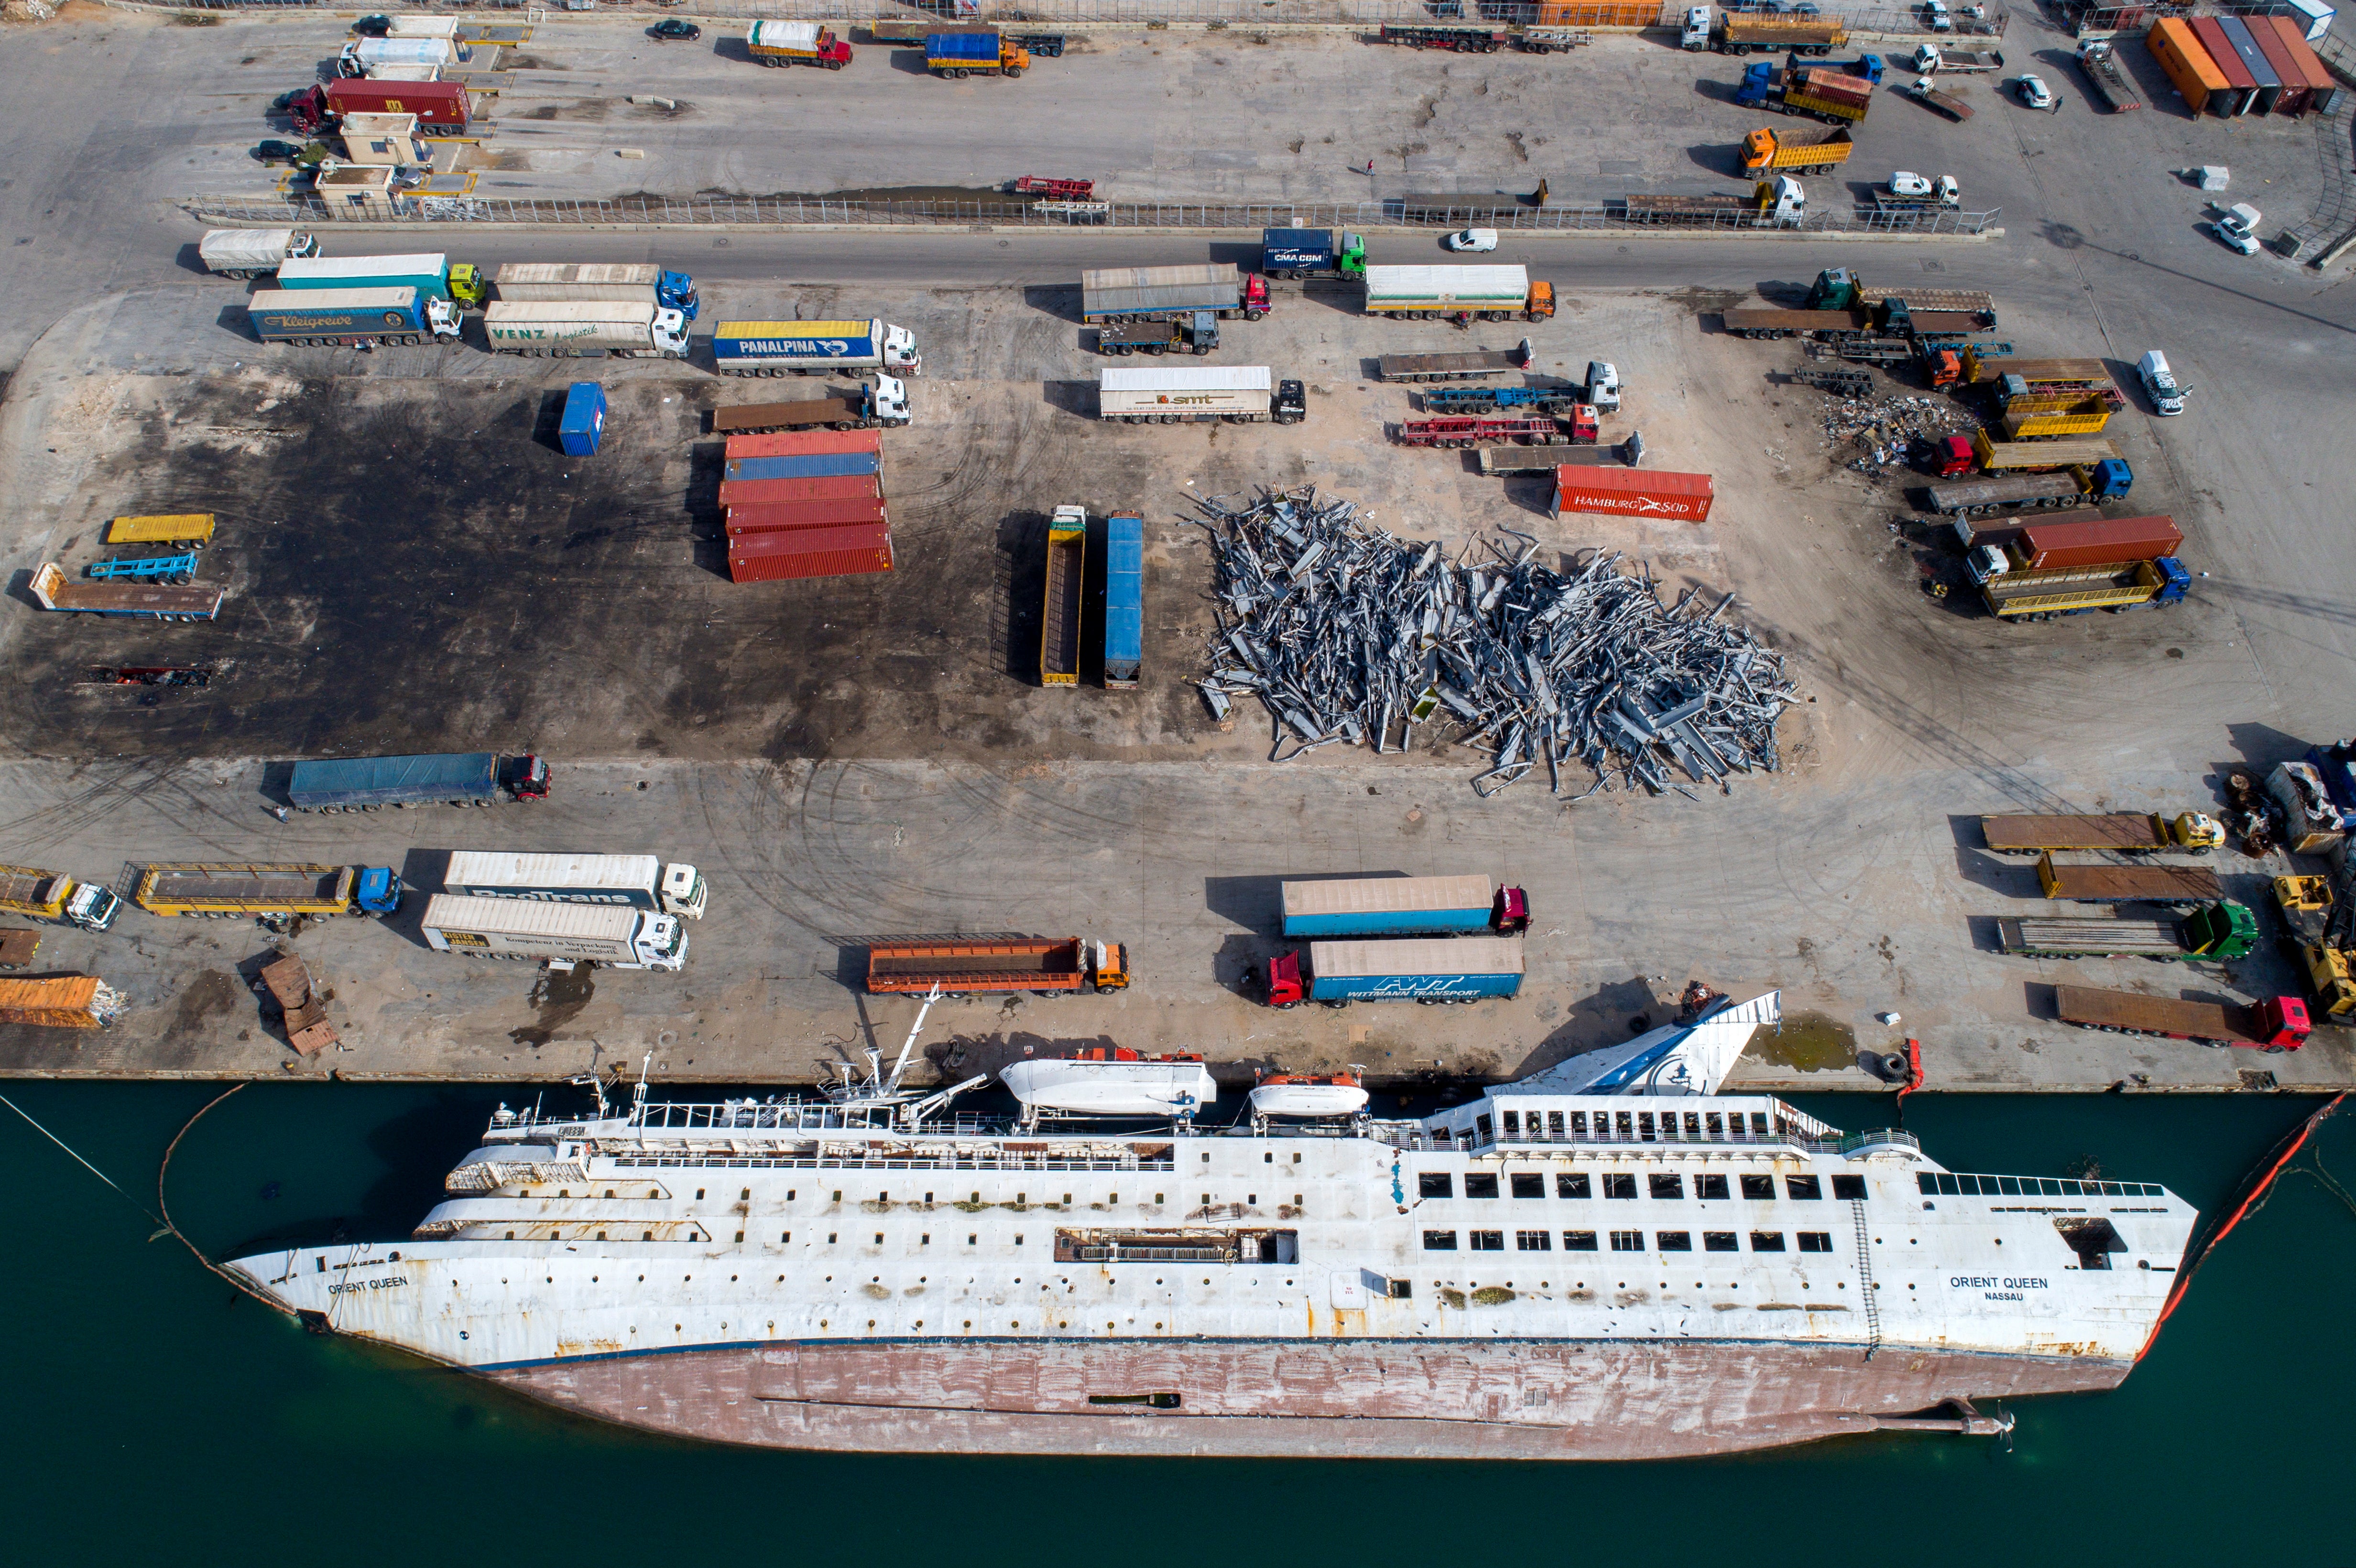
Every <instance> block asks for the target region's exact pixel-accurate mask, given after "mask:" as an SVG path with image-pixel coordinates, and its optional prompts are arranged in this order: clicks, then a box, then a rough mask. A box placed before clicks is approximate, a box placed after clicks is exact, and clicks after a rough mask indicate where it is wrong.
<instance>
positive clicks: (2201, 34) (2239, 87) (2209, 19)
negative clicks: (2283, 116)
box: [2192, 16, 2258, 118]
mask: <svg viewBox="0 0 2356 1568" xmlns="http://www.w3.org/2000/svg"><path fill="white" fill-rule="evenodd" d="M2192 36H2193V37H2195V38H2197V39H2199V40H2200V42H2201V52H2203V53H2204V54H2206V55H2207V56H2208V57H2209V63H2210V64H2211V65H2212V66H2214V67H2216V68H2217V71H2218V74H2219V75H2221V76H2222V77H2223V78H2224V79H2225V88H2226V91H2225V92H2224V93H2223V94H2222V96H2219V95H2214V94H2212V95H2211V98H2210V100H2209V107H2210V108H2211V110H2213V111H2215V112H2217V113H2220V114H2223V115H2226V116H2228V117H2229V118H2232V117H2238V116H2240V115H2244V114H2247V113H2249V112H2251V111H2252V110H2254V108H2255V107H2256V106H2257V98H2258V82H2257V79H2256V78H2255V77H2254V76H2252V75H2251V74H2250V68H2249V67H2247V66H2245V65H2244V64H2243V63H2242V57H2241V55H2240V53H2239V52H2238V51H2236V50H2235V49H2234V48H2233V39H2231V38H2229V37H2226V36H2225V29H2224V27H2223V26H2222V24H2221V23H2220V22H2219V20H2218V19H2217V18H2216V17H2214V16H2195V17H2193V18H2192Z"/></svg>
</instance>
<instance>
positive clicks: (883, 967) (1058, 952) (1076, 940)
mask: <svg viewBox="0 0 2356 1568" xmlns="http://www.w3.org/2000/svg"><path fill="white" fill-rule="evenodd" d="M936 986H938V987H940V989H941V994H942V995H944V996H951V997H956V996H970V995H975V994H979V993H987V992H1004V991H1028V992H1030V993H1031V994H1032V995H1033V996H1034V997H1056V996H1072V995H1076V994H1078V993H1081V992H1092V991H1123V990H1127V989H1128V988H1129V944H1126V943H1121V942H1102V941H1098V940H1097V939H1095V938H1093V937H1085V936H1065V937H1053V936H1017V937H1001V938H996V939H991V938H973V939H970V940H969V939H964V938H959V937H940V938H911V939H909V940H907V941H903V942H877V943H872V944H869V946H868V949H867V989H868V991H869V992H870V993H871V994H873V995H875V996H892V995H916V996H923V995H925V994H926V992H928V991H930V990H931V989H932V988H933V987H936Z"/></svg>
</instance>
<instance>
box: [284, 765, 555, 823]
mask: <svg viewBox="0 0 2356 1568" xmlns="http://www.w3.org/2000/svg"><path fill="white" fill-rule="evenodd" d="M547 795H548V763H546V762H545V761H544V760H543V759H541V758H539V757H536V756H532V755H530V753H529V752H526V753H520V754H518V755H513V756H504V755H501V754H500V753H498V752H434V753H430V754H427V755H423V756H410V757H337V758H323V759H317V760H314V761H310V762H302V763H295V768H294V771H293V773H290V774H289V775H288V776H287V781H286V798H287V800H288V802H289V803H290V804H292V805H294V807H295V809H296V810H297V811H374V810H376V809H378V808H379V807H380V806H387V805H391V806H412V805H492V804H494V803H496V802H497V801H498V800H500V799H502V798H505V799H509V800H542V799H545V798H546V797H547Z"/></svg>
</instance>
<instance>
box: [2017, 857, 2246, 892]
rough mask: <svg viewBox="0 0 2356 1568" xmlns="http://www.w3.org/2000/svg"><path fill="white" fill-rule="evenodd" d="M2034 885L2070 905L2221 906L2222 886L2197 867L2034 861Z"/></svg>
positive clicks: (2213, 874)
mask: <svg viewBox="0 0 2356 1568" xmlns="http://www.w3.org/2000/svg"><path fill="white" fill-rule="evenodd" d="M2037 885H2038V887H2039V888H2040V889H2041V890H2043V891H2044V894H2045V896H2046V897H2047V898H2049V899H2052V900H2055V901H2061V902H2072V903H2147V904H2211V903H2222V901H2224V898H2225V884H2224V883H2222V882H2221V881H2219V880H2217V873H2216V872H2214V871H2211V870H2206V869H2202V868H2201V867H2199V866H2057V865H2055V864H2054V863H2053V857H2052V856H2051V855H2050V854H2047V855H2040V856H2039V857H2038V859H2037Z"/></svg>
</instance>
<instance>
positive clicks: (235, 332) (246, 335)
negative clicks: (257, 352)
mask: <svg viewBox="0 0 2356 1568" xmlns="http://www.w3.org/2000/svg"><path fill="white" fill-rule="evenodd" d="M213 322H214V325H218V326H219V327H220V329H221V330H222V331H223V332H226V333H228V334H229V335H230V336H232V337H235V338H238V339H239V340H240V341H241V342H245V343H253V344H259V343H260V342H261V341H262V335H261V334H260V333H258V332H256V331H254V330H253V318H252V316H249V315H246V312H245V302H244V301H243V300H240V301H238V303H237V304H225V305H223V306H221V308H220V315H216V316H214V317H213Z"/></svg>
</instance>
